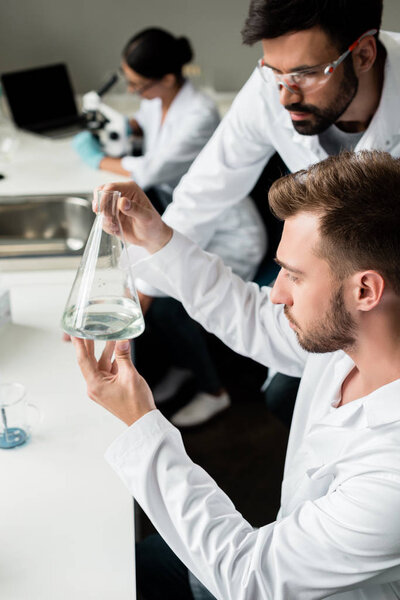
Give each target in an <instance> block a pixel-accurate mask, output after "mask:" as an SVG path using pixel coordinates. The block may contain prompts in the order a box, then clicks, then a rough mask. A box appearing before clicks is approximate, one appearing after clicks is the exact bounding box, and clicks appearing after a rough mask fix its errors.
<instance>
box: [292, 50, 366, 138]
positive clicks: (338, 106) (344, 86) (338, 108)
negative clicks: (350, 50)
mask: <svg viewBox="0 0 400 600" xmlns="http://www.w3.org/2000/svg"><path fill="white" fill-rule="evenodd" d="M357 90H358V79H357V76H356V74H355V72H354V68H353V63H352V62H351V61H349V62H346V61H344V74H343V80H342V82H341V84H340V87H339V91H338V93H337V96H336V98H335V99H334V100H333V101H332V102H331V103H330V104H329V106H327V108H318V107H317V106H314V105H313V104H301V103H299V102H296V103H294V104H287V105H286V106H285V108H286V110H289V111H293V112H304V113H310V115H313V116H314V119H312V120H308V119H304V120H303V121H292V124H293V127H294V128H295V130H296V131H297V132H298V133H300V134H301V135H318V134H320V133H322V132H323V131H326V129H328V127H330V126H331V125H333V124H334V123H336V121H337V120H338V119H339V117H341V115H342V114H343V113H344V112H345V110H347V108H348V107H349V106H350V104H351V102H352V101H353V99H354V97H355V95H356V94H357Z"/></svg>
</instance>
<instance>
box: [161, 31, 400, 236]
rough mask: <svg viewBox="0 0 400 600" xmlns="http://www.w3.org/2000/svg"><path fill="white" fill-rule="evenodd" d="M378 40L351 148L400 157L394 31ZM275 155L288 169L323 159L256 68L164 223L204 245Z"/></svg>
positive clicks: (399, 53) (398, 46) (399, 61)
mask: <svg viewBox="0 0 400 600" xmlns="http://www.w3.org/2000/svg"><path fill="white" fill-rule="evenodd" d="M380 40H381V42H382V43H383V45H384V46H385V48H386V51H387V57H386V64H385V79H384V86H383V91H382V96H381V100H380V103H379V106H378V109H377V111H376V113H375V115H374V117H373V119H372V120H371V122H370V124H369V126H368V128H367V130H366V131H365V132H364V135H363V136H362V138H361V140H360V141H359V143H358V144H357V146H356V148H355V150H356V151H358V150H361V149H375V150H385V151H386V152H390V153H391V154H392V155H393V156H400V112H399V110H398V102H399V97H400V34H399V33H389V32H381V33H380ZM275 152H278V153H279V155H280V156H281V158H282V159H283V161H284V162H285V164H286V165H287V167H288V169H289V170H290V171H291V172H295V171H298V170H299V169H306V168H308V167H309V166H310V165H311V164H314V163H316V162H319V161H321V160H323V159H324V158H326V157H327V153H326V152H325V150H324V149H323V148H322V146H321V144H320V142H319V139H318V135H314V136H306V135H300V134H299V133H297V132H296V130H295V129H294V128H293V125H292V122H291V119H290V115H289V113H288V111H287V110H285V109H284V108H283V107H282V106H281V104H280V102H279V92H278V89H277V87H276V86H269V85H268V84H266V83H265V82H264V80H263V79H262V77H261V75H260V74H259V73H258V70H257V69H256V70H255V71H254V72H253V74H252V75H251V77H250V79H249V80H248V81H247V83H246V84H245V85H244V87H243V88H242V90H241V91H240V92H239V94H238V95H237V97H236V98H235V100H234V102H233V104H232V106H231V108H230V110H229V111H228V113H227V114H226V116H225V117H224V119H223V120H222V122H221V124H220V125H219V127H218V129H217V131H216V132H215V134H214V135H213V137H212V138H211V140H210V141H209V143H208V144H207V146H206V147H205V148H204V149H203V150H202V152H201V153H200V154H199V156H198V157H197V159H196V161H195V162H194V163H193V165H192V167H191V168H190V169H189V171H188V173H187V174H186V175H185V176H184V177H183V178H182V180H181V182H180V184H179V186H178V187H177V188H176V189H175V191H174V200H173V202H172V203H171V204H170V205H169V206H168V208H167V210H166V211H165V213H164V215H163V219H164V220H165V221H166V222H167V223H168V225H170V226H171V227H173V228H174V229H176V230H177V231H180V232H181V233H183V234H185V235H187V236H188V237H189V238H190V239H192V240H194V241H196V242H197V243H198V244H199V245H200V246H202V247H203V248H207V247H208V244H209V243H210V240H211V239H212V237H213V235H214V233H215V232H216V230H217V229H218V223H219V217H220V215H221V213H223V212H224V211H226V210H227V209H228V208H229V207H231V206H233V205H234V204H235V203H237V202H239V201H240V200H241V199H242V198H244V197H245V196H247V195H248V194H249V192H250V190H251V189H252V188H253V187H254V185H255V183H256V181H257V180H258V178H259V176H260V174H261V172H262V171H263V168H264V166H265V165H266V163H267V162H268V160H269V159H270V157H271V156H272V155H273V154H274V153H275ZM266 201H267V200H266Z"/></svg>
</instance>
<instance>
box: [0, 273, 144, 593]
mask: <svg viewBox="0 0 400 600" xmlns="http://www.w3.org/2000/svg"><path fill="white" fill-rule="evenodd" d="M74 275H75V272H74V271H47V272H42V271H36V272H19V273H7V274H2V286H3V287H4V286H5V287H8V288H9V289H10V292H11V308H12V316H13V323H12V324H8V325H6V326H5V327H4V328H3V329H1V330H0V376H1V378H2V379H3V381H17V382H19V383H22V384H23V385H24V386H25V387H26V389H27V393H28V399H29V401H30V402H32V403H34V404H36V405H37V406H38V407H39V408H40V410H41V411H42V413H43V416H44V420H43V423H42V424H41V425H40V426H39V427H38V430H37V431H36V432H35V433H33V434H32V438H31V440H30V441H29V442H28V443H27V444H25V445H23V446H20V447H18V448H14V449H11V450H4V449H0V473H1V494H0V540H1V550H0V597H1V598H4V600H55V599H57V600H88V599H92V600H110V599H111V598H112V600H131V599H134V598H135V591H134V569H133V565H134V533H133V510H132V498H131V497H130V496H129V494H128V492H127V491H126V490H125V488H124V487H123V485H122V484H121V482H120V481H119V479H118V478H117V477H116V476H115V474H114V473H113V471H112V470H111V469H110V467H109V466H108V465H107V464H106V462H105V460H104V458H103V454H104V451H105V449H106V448H107V447H108V445H109V444H110V443H111V442H112V441H113V439H115V437H117V436H118V435H119V434H120V433H121V432H122V431H123V430H124V429H125V425H123V424H122V423H121V422H119V421H118V420H117V419H115V417H113V416H112V415H110V414H109V413H107V412H106V411H105V410H104V409H102V408H100V407H98V406H97V405H96V404H94V403H93V402H92V401H90V400H89V399H88V398H87V395H86V390H85V384H84V381H83V379H82V377H81V375H80V372H79V369H78V366H77V364H76V360H75V355H74V354H75V353H74V349H73V347H72V345H71V344H69V343H66V342H63V341H62V340H61V331H60V327H59V322H60V318H61V314H62V311H63V308H64V303H65V301H66V298H67V295H68V292H69V289H70V286H71V284H72V281H73V278H74Z"/></svg>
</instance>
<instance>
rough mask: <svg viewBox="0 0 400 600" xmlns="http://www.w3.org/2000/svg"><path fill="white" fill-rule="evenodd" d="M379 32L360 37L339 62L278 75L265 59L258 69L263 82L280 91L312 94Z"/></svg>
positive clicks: (258, 65)
mask: <svg viewBox="0 0 400 600" xmlns="http://www.w3.org/2000/svg"><path fill="white" fill-rule="evenodd" d="M377 32H378V30H377V29H369V30H368V31H366V32H365V33H364V34H363V35H362V36H360V37H359V38H358V39H357V40H356V41H355V42H354V43H353V44H351V46H349V47H348V49H347V50H346V51H345V52H343V54H341V55H340V56H339V58H338V59H337V60H334V61H333V62H330V63H325V64H323V65H316V66H315V67H310V68H307V69H302V70H301V71H293V72H292V73H277V72H276V71H274V70H273V69H272V68H271V67H269V66H267V65H266V64H265V62H264V59H263V58H260V60H259V61H258V63H257V67H258V70H259V72H260V73H261V76H262V78H263V80H264V81H265V82H266V83H268V84H273V85H277V86H278V89H279V90H281V89H282V87H285V88H286V89H287V90H289V92H291V93H292V94H297V93H299V92H310V91H315V90H317V89H318V88H320V87H322V86H323V85H325V83H326V82H327V81H328V80H329V78H330V76H331V75H332V73H334V72H335V71H336V69H337V67H338V66H339V65H340V63H342V62H343V61H344V60H345V58H347V56H348V55H349V54H351V52H353V50H354V49H355V48H356V47H357V46H358V44H359V43H360V42H361V40H363V39H364V38H366V37H367V36H369V35H375V34H376V33H377Z"/></svg>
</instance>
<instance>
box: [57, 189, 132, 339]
mask: <svg viewBox="0 0 400 600" xmlns="http://www.w3.org/2000/svg"><path fill="white" fill-rule="evenodd" d="M119 197H120V193H119V192H112V191H103V190H100V191H97V192H96V198H95V201H96V207H97V211H96V219H95V221H94V223H93V227H92V230H91V232H90V235H89V238H88V241H87V243H86V247H85V250H84V253H83V257H82V260H81V264H80V266H79V269H78V272H77V274H76V277H75V281H74V283H73V285H72V289H71V292H70V295H69V298H68V301H67V304H66V307H65V310H64V314H63V317H62V321H61V325H62V328H63V329H64V331H65V332H66V333H68V334H69V335H71V336H74V337H79V338H86V339H89V340H122V339H130V338H134V337H137V336H138V335H140V334H141V333H142V332H143V330H144V319H143V315H142V310H141V308H140V303H139V300H138V297H137V293H136V289H135V285H134V281H133V276H132V273H131V269H130V266H129V258H128V252H127V249H126V244H125V242H124V239H123V234H122V229H121V225H120V221H119V217H118V208H117V203H118V198H119ZM110 224H112V225H114V227H115V226H116V227H117V232H116V233H108V232H107V230H109V231H111V228H110Z"/></svg>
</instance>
